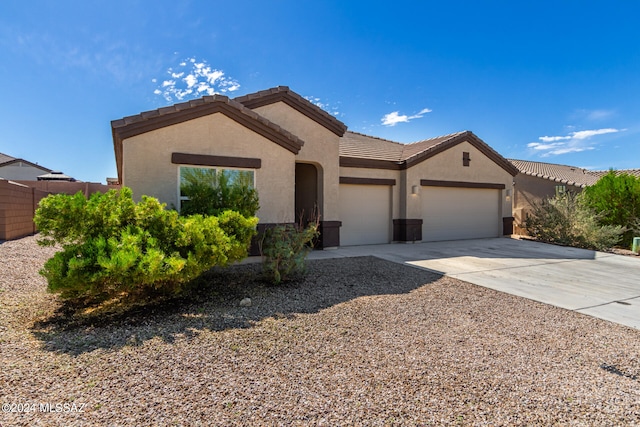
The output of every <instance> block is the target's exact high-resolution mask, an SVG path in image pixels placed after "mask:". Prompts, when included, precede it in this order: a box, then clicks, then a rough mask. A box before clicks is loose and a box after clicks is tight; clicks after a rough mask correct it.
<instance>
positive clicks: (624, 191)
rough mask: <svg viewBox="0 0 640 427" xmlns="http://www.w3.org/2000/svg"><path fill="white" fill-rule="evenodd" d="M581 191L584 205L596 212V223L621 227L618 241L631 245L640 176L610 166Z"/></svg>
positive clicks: (638, 206) (635, 230)
mask: <svg viewBox="0 0 640 427" xmlns="http://www.w3.org/2000/svg"><path fill="white" fill-rule="evenodd" d="M583 194H584V198H585V199H584V200H585V203H586V205H587V206H589V207H590V208H591V209H592V210H594V211H595V212H597V213H598V217H599V223H600V224H602V225H612V226H621V227H624V228H625V229H626V231H625V233H624V234H623V236H622V240H621V244H622V245H624V246H627V247H629V246H631V242H632V241H633V237H634V235H635V233H639V232H640V230H638V221H639V220H640V178H638V177H635V176H633V175H629V174H626V173H623V174H619V175H618V174H616V173H615V171H613V170H610V171H609V173H608V174H606V175H605V176H603V177H602V178H600V179H599V180H598V182H597V183H595V184H594V185H591V186H589V187H587V188H585V189H584V191H583Z"/></svg>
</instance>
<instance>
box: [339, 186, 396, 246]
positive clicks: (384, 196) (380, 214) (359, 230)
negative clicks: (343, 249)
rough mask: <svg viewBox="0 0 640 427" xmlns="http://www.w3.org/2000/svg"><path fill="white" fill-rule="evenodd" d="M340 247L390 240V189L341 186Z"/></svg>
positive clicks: (387, 187) (387, 241)
mask: <svg viewBox="0 0 640 427" xmlns="http://www.w3.org/2000/svg"><path fill="white" fill-rule="evenodd" d="M340 221H342V227H340V246H350V245H373V244H379V243H389V242H390V241H391V239H390V235H391V187H390V186H388V185H352V184H340Z"/></svg>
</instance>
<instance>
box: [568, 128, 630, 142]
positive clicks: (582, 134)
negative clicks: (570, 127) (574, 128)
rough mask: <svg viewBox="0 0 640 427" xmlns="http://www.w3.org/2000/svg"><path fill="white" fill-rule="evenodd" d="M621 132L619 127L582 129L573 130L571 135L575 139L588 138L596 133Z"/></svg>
mask: <svg viewBox="0 0 640 427" xmlns="http://www.w3.org/2000/svg"><path fill="white" fill-rule="evenodd" d="M616 132H620V131H619V130H618V129H611V128H607V129H597V130H581V131H579V132H571V137H572V138H574V139H587V138H591V137H592V136H596V135H604V134H607V133H616Z"/></svg>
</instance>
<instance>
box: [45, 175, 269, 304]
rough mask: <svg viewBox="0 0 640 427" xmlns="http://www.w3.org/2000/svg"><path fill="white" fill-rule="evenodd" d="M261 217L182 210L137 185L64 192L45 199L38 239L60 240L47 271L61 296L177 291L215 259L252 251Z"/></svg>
mask: <svg viewBox="0 0 640 427" xmlns="http://www.w3.org/2000/svg"><path fill="white" fill-rule="evenodd" d="M257 221H258V219H257V218H255V217H251V218H245V217H243V216H242V215H240V214H239V213H237V212H233V211H225V212H223V213H222V214H221V215H220V216H219V217H215V216H210V217H203V216H200V215H194V216H191V217H186V218H184V217H179V216H178V213H177V212H175V211H172V210H165V209H164V205H163V204H160V203H159V202H158V200H157V199H154V198H151V197H146V196H143V197H142V200H141V201H140V203H138V204H136V203H135V202H134V201H133V199H132V193H131V190H130V189H128V188H123V189H122V190H120V191H116V190H110V191H108V192H107V193H105V194H100V193H95V194H93V195H92V196H91V197H90V198H89V200H86V199H85V198H84V196H83V195H82V193H78V194H75V195H73V196H69V195H64V194H58V195H52V196H48V197H46V198H45V199H43V200H42V201H41V202H40V205H39V208H38V210H37V211H36V215H35V222H36V224H37V226H38V229H39V230H40V238H39V240H38V243H39V244H40V245H43V246H52V245H55V244H59V245H61V246H62V250H61V251H59V252H58V253H56V254H55V255H54V257H53V258H51V259H49V260H48V261H47V262H46V263H45V265H44V268H43V269H42V270H41V272H40V273H41V274H42V275H43V276H45V277H46V278H47V281H48V285H49V290H50V291H51V292H57V293H60V295H61V296H62V297H63V298H75V297H88V298H90V299H92V298H98V297H99V298H105V297H113V296H116V295H120V294H123V293H125V294H127V295H129V296H131V297H133V298H135V297H140V296H143V295H150V294H167V293H179V292H180V291H182V290H183V289H184V287H185V285H186V284H187V283H188V282H189V281H191V280H192V279H194V278H195V277H197V276H198V275H200V274H201V273H202V272H204V271H206V270H208V269H210V268H211V267H213V266H215V265H221V266H224V265H227V264H228V263H230V262H233V261H238V260H241V259H242V258H244V257H246V256H247V250H248V247H249V244H250V241H251V238H252V236H253V235H254V234H255V226H256V224H257Z"/></svg>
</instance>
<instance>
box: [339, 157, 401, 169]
mask: <svg viewBox="0 0 640 427" xmlns="http://www.w3.org/2000/svg"><path fill="white" fill-rule="evenodd" d="M340 166H341V167H346V168H363V169H389V170H403V169H406V163H404V162H394V161H391V160H378V159H363V158H359V157H344V156H340Z"/></svg>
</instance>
